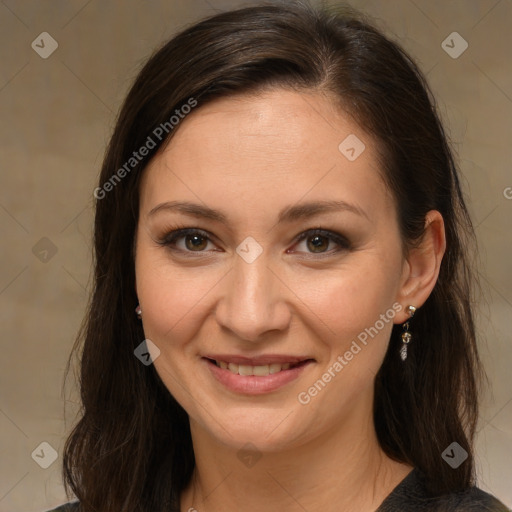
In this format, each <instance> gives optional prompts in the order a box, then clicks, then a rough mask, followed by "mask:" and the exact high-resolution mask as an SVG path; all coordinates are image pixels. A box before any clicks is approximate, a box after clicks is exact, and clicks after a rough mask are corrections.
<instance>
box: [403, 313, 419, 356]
mask: <svg viewBox="0 0 512 512" xmlns="http://www.w3.org/2000/svg"><path fill="white" fill-rule="evenodd" d="M407 313H409V320H410V319H411V318H412V317H413V316H414V313H416V308H415V307H414V306H407ZM409 320H407V321H406V322H404V323H403V325H402V327H403V329H404V330H403V332H402V347H401V348H400V357H401V358H402V361H405V360H406V359H407V344H408V343H410V341H411V340H412V334H411V333H410V332H409Z"/></svg>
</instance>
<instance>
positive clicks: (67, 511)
mask: <svg viewBox="0 0 512 512" xmlns="http://www.w3.org/2000/svg"><path fill="white" fill-rule="evenodd" d="M78 505H79V502H78V501H73V502H71V503H65V504H64V505H59V506H58V507H57V508H52V509H51V510H48V511H47V512H78Z"/></svg>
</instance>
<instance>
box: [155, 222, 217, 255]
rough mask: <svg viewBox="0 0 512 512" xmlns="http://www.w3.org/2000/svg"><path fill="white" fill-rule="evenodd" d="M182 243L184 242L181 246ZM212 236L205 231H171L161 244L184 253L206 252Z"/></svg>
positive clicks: (188, 229)
mask: <svg viewBox="0 0 512 512" xmlns="http://www.w3.org/2000/svg"><path fill="white" fill-rule="evenodd" d="M180 242H183V243H182V244H180ZM208 242H210V243H212V242H211V239H210V236H209V234H208V233H206V232H205V231H202V230H200V229H195V228H184V229H177V230H175V231H171V232H170V233H169V234H167V235H166V236H165V238H164V239H163V240H161V241H160V242H159V243H160V244H161V245H165V246H167V247H171V248H172V249H176V250H179V251H182V252H199V253H201V252H205V249H206V247H207V246H208Z"/></svg>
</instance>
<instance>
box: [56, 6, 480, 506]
mask: <svg viewBox="0 0 512 512" xmlns="http://www.w3.org/2000/svg"><path fill="white" fill-rule="evenodd" d="M268 88H287V89H291V90H296V91H299V92H300V91H308V92H315V91H317V92H322V93H326V94H327V95H328V97H329V98H331V99H332V101H333V103H336V104H337V105H338V106H339V107H340V109H341V111H342V112H344V113H345V114H348V115H350V116H351V117H352V118H353V119H354V120H355V121H356V122H357V124H358V125H359V126H360V127H361V128H362V129H363V130H365V132H366V133H368V134H370V136H372V137H373V139H374V140H375V141H376V143H377V146H378V150H379V164H380V171H381V172H382V175H383V177H384V180H385V183H386V186H387V187H388V188H389V190H390V191H391V192H392V194H393V197H394V200H395V203H396V209H397V213H398V223H399V228H400V233H401V237H402V241H403V244H404V248H405V251H406V252H407V251H408V250H410V248H412V247H414V246H415V245H416V244H417V243H418V242H419V241H420V240H421V237H422V235H423V233H424V228H425V218H426V214H427V212H428V211H430V210H438V211H439V212H440V213H441V214H442V216H443V219H444V223H445V233H446V244H447V245H446V252H445V254H444V257H443V260H442V263H441V267H440V273H439V276H438V279H437V282H436V284H435V287H434V289H433V291H432V293H431V294H430V296H429V298H428V299H427V301H426V302H425V304H424V305H423V307H422V308H421V309H419V310H418V311H417V312H416V315H415V316H414V319H413V320H412V322H411V329H412V331H413V335H414V341H413V343H412V345H410V348H409V355H408V358H407V360H406V361H405V362H402V361H401V360H400V357H399V356H398V351H399V348H400V346H401V339H400V333H401V326H400V325H394V326H393V331H392V335H391V339H390V343H389V348H388V351H387V354H386V356H385V358H384V361H383V364H382V366H381V368H380V370H379V372H378V374H377V375H376V378H375V394H374V423H375V428H376V431H377V436H378V440H379V443H380V446H381V447H382V449H383V450H384V451H385V453H386V454H387V455H388V456H389V457H391V458H392V459H394V460H396V461H401V462H404V463H408V464H410V465H412V466H414V467H416V468H418V469H419V470H420V471H421V472H422V474H423V475H424V477H425V482H426V485H427V488H428V490H429V492H430V493H431V494H432V495H440V494H443V493H447V492H453V491H458V490H462V489H465V488H468V487H470V486H471V485H473V484H474V477H475V475H474V460H473V439H474V434H475V428H476V422H477V418H478V409H477V398H478V394H479V378H480V376H481V375H483V374H482V371H481V366H480V361H479V357H478V353H477V344H476V334H475V324H474V313H473V311H472V296H473V285H474V283H475V282H476V275H475V272H474V271H473V270H472V266H471V265H470V261H469V251H468V249H467V247H468V244H469V243H472V242H473V241H474V232H473V227H472V224H471V220H470V218H469V215H468V211H467V208H466V205H465V202H464V197H463V193H462V191H461V186H460V183H459V177H458V171H457V168H456V164H455V161H454V157H453V154H452V152H451V150H450V147H449V143H448V141H447V136H446V134H445V132H444V130H443V127H442V124H441V121H440V117H439V114H438V113H437V107H436V104H435V100H434V98H433V95H432V93H431V91H430V89H429V87H428V85H427V83H426V80H425V78H424V76H423V75H422V73H421V72H420V70H419V69H418V67H417V65H416V64H415V63H414V61H413V60H412V59H411V58H410V57H409V56H408V55H407V53H405V52H404V50H403V49H401V48H400V47H399V46H398V45H397V44H396V43H394V42H392V41H391V40H390V39H389V38H387V37H386V36H384V35H383V34H382V33H381V31H380V30H378V29H376V28H375V27H374V26H373V25H372V24H371V23H370V22H368V21H367V20H366V18H364V17H363V16H361V15H360V14H358V13H355V12H354V11H352V10H349V9H347V8H332V7H331V8H325V7H324V8H313V7H312V6H310V5H308V4H307V3H305V2H286V3H282V4H280V3H273V4H267V3H265V4H261V5H256V6H253V7H245V8H242V9H238V10H232V11H228V12H222V13H220V14H216V15H214V16H211V17H209V18H207V19H204V20H202V21H200V22H198V23H196V24H194V25H192V26H190V27H188V28H186V29H184V30H183V31H181V32H180V33H178V34H177V35H176V36H175V37H173V38H172V39H171V40H170V41H168V42H167V43H166V44H165V45H163V46H162V47H161V48H160V49H159V50H158V51H156V52H155V53H154V54H153V55H152V56H151V57H150V58H149V60H148V61H147V62H146V63H145V65H144V66H143V68H142V70H141V71H140V73H139V74H138V76H137V78H136V79H135V81H134V84H133V86H132V87H131V89H130V91H129V93H128V95H127V97H126V99H125V101H124V104H123V106H122V108H121V110H120V113H119V115H118V118H117V123H116V125H115V128H114V131H113V135H112V137H111V140H110V143H109V145H108V148H107V151H106V154H105V158H104V162H103V166H102V170H101V175H100V179H99V187H100V188H101V190H102V191H103V192H101V194H99V193H98V194H96V193H95V196H96V197H97V201H96V216H95V223H94V253H95V261H94V264H95V272H94V288H93V293H92V296H91V300H90V303H89V307H88V311H87V314H86V317H85V319H84V323H83V325H82V328H81V330H80V333H79V335H78V337H77V341H76V343H75V347H74V349H73V353H72V356H73V354H75V353H76V354H79V355H80V379H79V380H80V382H79V384H80V395H81V403H82V409H81V411H80V419H79V421H78V422H77V424H76V426H75V427H74V429H73V431H72V432H71V434H70V436H69V437H68V439H67V442H66V445H65V451H64V466H63V475H64V481H65V486H66V490H67V491H68V493H69V491H70V490H72V491H73V493H74V494H75V496H76V497H77V498H78V499H79V500H80V503H81V505H80V506H81V510H83V511H93V510H94V511H100V512H106V511H112V510H123V511H124V512H135V511H141V512H142V511H151V512H158V511H163V510H164V509H166V510H168V509H169V507H175V509H176V510H179V499H180V493H181V491H182V490H183V489H184V488H185V487H186V485H187V484H188V482H189V480H190V478H191V475H192V472H193V469H194V464H195V462H194V453H193V447H192V440H191V435H190V426H189V420H188V416H187V414H186V412H185V411H184V410H183V408H182V407H181V406H180V405H179V404H178V403H177V402H176V401H175V399H174V398H173V396H172V395H171V394H170V393H169V391H168V390H167V389H166V387H165V386H164V385H163V383H162V381H161V380H160V378H159V376H158V374H157V372H156V370H155V368H154V366H153V365H149V366H145V365H143V364H141V363H140V361H138V360H137V358H136V357H134V349H135V348H136V347H137V346H138V345H139V344H140V343H141V341H142V340H144V332H143V329H142V326H141V323H140V322H139V321H138V320H137V318H136V316H135V314H134V308H135V306H136V305H137V302H138V301H137V296H136V292H135V270H134V251H133V245H134V237H135V230H136V226H137V222H138V210H139V183H140V177H141V174H142V172H143V171H144V169H145V168H146V166H147V165H148V163H149V162H150V160H151V158H152V157H153V156H154V155H155V154H156V153H157V152H158V150H159V149H160V148H161V147H163V145H164V144H166V143H168V141H169V140H170V138H171V137H172V136H173V134H174V133H176V131H177V130H178V129H179V125H178V126H176V127H175V129H170V128H169V119H170V118H171V116H173V115H174V114H175V113H176V110H177V109H178V110H179V109H180V108H181V107H182V106H183V105H185V104H187V102H190V100H191V98H193V99H195V100H196V101H197V102H198V105H199V106H198V107H197V108H201V106H202V105H205V104H206V103H208V102H211V101H213V100H215V99H217V98H223V97H229V96H233V95H235V94H245V93H251V92H258V91H262V90H265V89H268ZM165 123H167V125H165ZM159 126H160V127H162V126H166V127H167V129H166V130H165V131H166V132H168V134H167V133H166V134H165V137H161V140H160V138H158V137H156V136H155V135H154V134H155V128H156V127H159ZM171 128H172V127H171ZM152 134H153V135H152ZM148 136H151V137H152V138H153V142H156V144H154V147H153V148H151V149H149V150H148V154H147V156H146V157H145V158H144V159H143V160H142V161H140V162H137V163H136V165H135V164H134V165H133V166H132V167H133V168H132V169H130V170H129V171H127V172H125V173H121V174H119V172H120V170H121V169H122V168H123V166H124V169H125V170H126V169H127V166H126V163H127V162H129V161H130V158H132V157H133V152H134V150H138V148H140V147H142V146H143V145H145V144H146V142H147V140H148ZM157 139H158V140H157ZM132 163H133V162H132ZM130 165H131V164H130ZM118 170H119V171H118ZM116 172H117V173H118V174H117V176H118V177H119V178H121V177H122V179H117V180H116V181H115V183H113V181H112V179H113V177H114V175H115V173H116ZM108 183H110V184H111V186H110V187H109V186H108ZM97 190H99V189H97ZM106 191H108V193H107V192H106ZM70 361H71V359H70ZM69 364H70V363H68V370H69ZM454 441H456V442H457V443H458V444H459V445H460V446H461V447H462V448H464V450H466V452H467V453H468V458H467V460H466V461H465V462H464V463H463V464H461V465H460V466H459V467H458V468H457V469H453V468H452V467H450V466H449V465H448V464H446V462H445V461H444V460H443V459H442V456H441V455H442V452H443V451H444V450H445V449H446V448H447V447H448V446H449V445H450V444H451V443H452V442H454Z"/></svg>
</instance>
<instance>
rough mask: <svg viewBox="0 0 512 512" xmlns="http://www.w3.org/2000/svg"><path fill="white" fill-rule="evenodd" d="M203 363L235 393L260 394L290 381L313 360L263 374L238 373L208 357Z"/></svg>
mask: <svg viewBox="0 0 512 512" xmlns="http://www.w3.org/2000/svg"><path fill="white" fill-rule="evenodd" d="M204 361H205V363H206V364H207V365H208V368H209V370H210V372H211V373H212V375H213V376H214V377H215V378H216V379H217V380H218V381H219V382H220V383H221V384H223V385H224V386H225V387H226V388H228V389H229V390H231V391H234V392H235V393H244V394H246V395H262V394H264V393H270V392H272V391H275V390H277V389H279V388H281V387H283V386H284V385H285V384H288V383H289V382H292V381H293V380H295V379H296V378H298V377H299V375H300V374H301V373H302V372H303V371H304V369H305V368H306V367H307V366H309V365H310V363H312V362H313V361H307V362H305V363H303V364H301V365H300V366H295V367H294V368H289V369H288V370H281V371H280V372H277V373H273V374H271V375H265V376H255V375H245V376H244V375H238V374H235V373H232V372H230V371H229V370H225V369H223V368H220V367H218V366H217V365H216V364H215V363H213V362H211V361H210V360H209V359H204Z"/></svg>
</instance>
